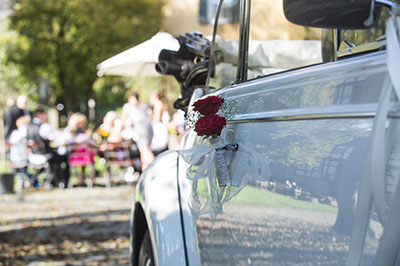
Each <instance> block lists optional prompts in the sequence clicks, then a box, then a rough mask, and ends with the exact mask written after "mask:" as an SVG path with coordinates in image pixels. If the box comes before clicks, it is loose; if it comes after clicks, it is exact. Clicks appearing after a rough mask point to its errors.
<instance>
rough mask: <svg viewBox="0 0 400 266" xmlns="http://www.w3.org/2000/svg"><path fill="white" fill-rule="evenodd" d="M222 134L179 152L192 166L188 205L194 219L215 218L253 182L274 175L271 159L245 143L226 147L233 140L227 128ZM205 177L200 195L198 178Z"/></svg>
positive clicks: (187, 173)
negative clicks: (200, 217)
mask: <svg viewBox="0 0 400 266" xmlns="http://www.w3.org/2000/svg"><path fill="white" fill-rule="evenodd" d="M221 135H222V136H224V137H217V138H212V139H210V144H202V145H198V146H195V147H193V148H190V149H188V150H180V151H178V154H179V155H180V156H182V158H183V160H184V161H185V162H186V163H187V164H188V165H189V166H188V169H187V171H186V177H187V178H188V179H189V180H191V181H193V182H192V192H191V195H190V201H189V207H190V209H191V211H192V215H193V216H194V217H195V219H197V217H198V216H199V215H202V214H206V213H211V217H212V221H214V218H215V216H216V215H217V214H220V213H221V212H222V205H223V204H224V203H225V202H227V201H229V200H230V199H232V198H233V197H234V196H235V195H237V194H238V193H239V192H240V191H241V190H242V189H243V188H244V187H245V186H246V185H247V184H248V183H249V182H250V181H268V179H269V177H270V176H271V170H270V168H269V163H270V160H269V159H267V158H265V157H264V156H262V155H260V154H258V153H257V152H256V151H255V150H254V149H253V148H251V147H250V145H246V143H241V142H237V143H238V146H239V148H238V150H237V151H232V150H229V149H225V147H226V146H227V145H230V144H231V143H230V142H227V141H226V140H225V138H227V137H228V136H227V131H226V130H224V132H223V133H222V134H221ZM203 178H205V179H206V180H207V182H206V183H207V186H208V191H207V193H205V194H204V193H203V194H201V195H199V191H198V181H199V180H200V179H203ZM200 193H201V192H200ZM202 201H203V202H202ZM204 201H205V202H204Z"/></svg>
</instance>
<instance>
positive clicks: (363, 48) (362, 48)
mask: <svg viewBox="0 0 400 266" xmlns="http://www.w3.org/2000/svg"><path fill="white" fill-rule="evenodd" d="M395 2H397V3H400V0H396V1H395ZM388 18H389V11H388V9H386V8H383V9H382V12H381V15H380V18H379V20H378V23H377V25H376V26H375V27H373V28H371V29H368V30H339V31H338V38H339V48H338V52H337V55H338V57H339V58H340V57H345V56H349V55H354V54H359V53H365V52H371V51H376V50H381V49H384V47H385V45H386V37H385V26H386V21H387V19H388Z"/></svg>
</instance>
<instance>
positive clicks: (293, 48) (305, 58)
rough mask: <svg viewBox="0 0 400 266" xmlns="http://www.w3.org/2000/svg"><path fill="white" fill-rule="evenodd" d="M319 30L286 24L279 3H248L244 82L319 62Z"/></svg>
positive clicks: (260, 0) (256, 0)
mask: <svg viewBox="0 0 400 266" xmlns="http://www.w3.org/2000/svg"><path fill="white" fill-rule="evenodd" d="M321 36H322V30H321V29H317V28H310V27H303V26H297V25H294V24H293V23H290V22H289V21H287V19H286V18H285V16H284V14H283V9H282V1H263V0H252V1H251V21H250V44H249V70H248V78H249V79H252V78H255V77H258V76H264V75H267V74H271V73H276V72H281V71H285V70H289V69H294V68H299V67H303V66H307V65H313V64H318V63H321V62H322V55H321Z"/></svg>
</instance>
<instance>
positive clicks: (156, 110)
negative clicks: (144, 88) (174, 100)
mask: <svg viewBox="0 0 400 266" xmlns="http://www.w3.org/2000/svg"><path fill="white" fill-rule="evenodd" d="M150 104H151V106H152V107H153V118H152V121H153V123H157V122H162V123H163V124H164V125H167V124H168V123H169V120H170V119H171V117H170V115H169V113H168V103H167V99H166V98H165V96H164V94H162V93H161V92H159V91H154V92H152V93H151V95H150Z"/></svg>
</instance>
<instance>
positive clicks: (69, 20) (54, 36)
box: [7, 0, 162, 111]
mask: <svg viewBox="0 0 400 266" xmlns="http://www.w3.org/2000/svg"><path fill="white" fill-rule="evenodd" d="M161 8H162V1H159V0H135V1H132V0H118V1H104V0H57V1H54V0H13V13H12V15H11V16H10V27H11V29H12V30H15V31H16V32H17V34H18V38H17V39H16V40H15V41H13V42H11V43H9V45H8V52H7V55H8V56H7V61H8V62H12V63H15V64H16V65H17V66H18V67H19V69H20V70H21V73H22V74H23V75H24V76H25V77H27V78H28V79H29V80H31V81H32V82H34V83H36V82H37V80H38V78H39V77H42V78H48V79H49V80H50V84H51V85H50V87H51V91H50V94H51V95H55V96H56V97H53V99H51V100H52V101H53V103H54V102H55V101H57V102H62V103H64V105H65V106H66V108H67V110H68V111H85V110H82V109H83V108H85V106H86V102H87V99H88V98H90V97H93V90H92V85H93V83H94V82H95V80H96V65H97V64H98V63H100V62H101V61H103V60H105V59H107V58H108V57H111V56H113V55H115V54H116V53H119V52H121V51H122V50H124V49H127V48H129V47H131V46H133V45H136V44H138V43H141V42H143V41H144V40H146V39H148V38H150V37H151V36H153V35H154V34H155V33H156V32H157V31H158V30H159V28H160V21H161V17H162V16H161V14H162V13H161ZM82 103H83V104H82Z"/></svg>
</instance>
